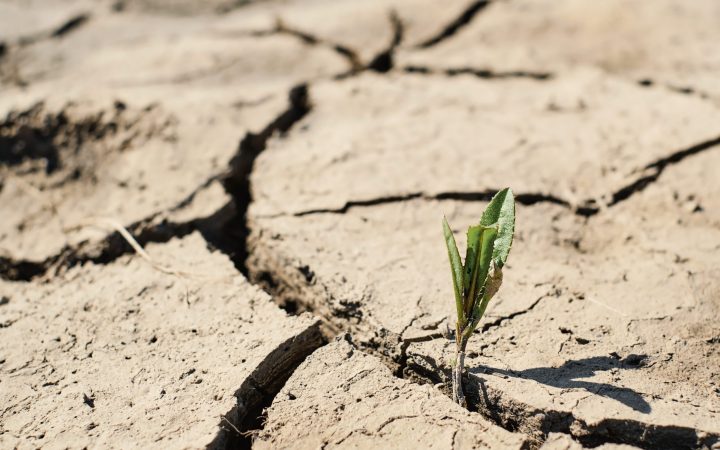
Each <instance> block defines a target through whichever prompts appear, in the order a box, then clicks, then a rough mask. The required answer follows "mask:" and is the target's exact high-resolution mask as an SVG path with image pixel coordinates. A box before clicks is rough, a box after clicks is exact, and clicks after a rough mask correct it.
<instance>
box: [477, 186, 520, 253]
mask: <svg viewBox="0 0 720 450" xmlns="http://www.w3.org/2000/svg"><path fill="white" fill-rule="evenodd" d="M492 224H497V227H498V233H497V237H496V238H495V243H494V249H493V255H492V259H493V260H495V262H496V263H497V265H498V266H499V267H502V266H504V265H505V262H506V261H507V258H508V254H509V253H510V248H511V247H512V242H513V234H514V232H515V197H514V196H513V192H512V190H511V189H510V188H505V189H503V190H501V191H500V192H498V193H497V194H495V196H494V197H493V198H492V200H490V203H489V204H488V206H487V208H486V209H485V212H483V215H482V217H481V218H480V225H484V226H490V225H492Z"/></svg>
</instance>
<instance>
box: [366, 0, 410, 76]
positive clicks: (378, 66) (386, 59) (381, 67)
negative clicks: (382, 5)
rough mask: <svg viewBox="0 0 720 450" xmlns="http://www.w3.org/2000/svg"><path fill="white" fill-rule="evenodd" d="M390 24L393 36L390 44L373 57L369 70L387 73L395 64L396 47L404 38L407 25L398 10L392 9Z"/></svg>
mask: <svg viewBox="0 0 720 450" xmlns="http://www.w3.org/2000/svg"><path fill="white" fill-rule="evenodd" d="M389 18H390V26H391V27H392V31H393V36H392V39H391V40H390V45H389V46H388V48H387V49H385V50H383V51H381V52H380V53H378V55H377V56H375V58H373V59H372V60H371V61H370V62H369V63H368V65H367V67H366V69H367V70H372V71H375V72H379V73H387V72H389V71H390V70H392V68H393V67H394V65H395V61H394V55H395V49H396V48H397V47H398V46H400V44H401V43H402V40H403V35H404V33H405V27H404V25H403V23H402V21H401V20H400V16H398V14H397V12H395V11H390V16H389Z"/></svg>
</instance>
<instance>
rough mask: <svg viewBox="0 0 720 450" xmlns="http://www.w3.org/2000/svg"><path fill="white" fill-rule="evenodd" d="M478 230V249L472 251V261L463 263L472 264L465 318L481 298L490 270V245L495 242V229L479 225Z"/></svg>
mask: <svg viewBox="0 0 720 450" xmlns="http://www.w3.org/2000/svg"><path fill="white" fill-rule="evenodd" d="M478 228H479V239H478V243H477V247H478V248H477V250H473V254H472V256H473V260H471V261H470V262H468V261H465V265H466V266H467V265H468V264H472V274H471V275H470V289H469V290H468V292H467V295H466V297H465V302H466V303H465V312H466V315H467V316H470V315H471V313H472V311H473V310H474V309H475V306H476V303H477V301H478V299H479V298H480V297H481V292H483V287H484V285H485V278H487V274H488V270H489V268H490V260H491V256H492V244H493V241H494V240H495V236H497V228H496V227H495V226H490V227H485V226H482V225H479V226H478Z"/></svg>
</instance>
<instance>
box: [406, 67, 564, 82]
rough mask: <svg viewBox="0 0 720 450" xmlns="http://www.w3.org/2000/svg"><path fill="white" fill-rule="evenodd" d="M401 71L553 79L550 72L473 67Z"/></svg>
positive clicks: (408, 69)
mask: <svg viewBox="0 0 720 450" xmlns="http://www.w3.org/2000/svg"><path fill="white" fill-rule="evenodd" d="M402 71H404V72H406V73H413V74H421V75H440V76H447V77H456V76H460V75H472V76H474V77H477V78H481V79H484V80H506V79H513V78H526V79H529V80H535V81H546V80H550V79H552V78H553V76H554V75H553V74H552V73H551V72H533V71H528V70H508V71H496V70H492V69H477V68H473V67H457V68H446V69H443V68H435V67H428V66H414V65H410V66H405V67H403V68H402Z"/></svg>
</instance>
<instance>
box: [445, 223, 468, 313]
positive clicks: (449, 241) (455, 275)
mask: <svg viewBox="0 0 720 450" xmlns="http://www.w3.org/2000/svg"><path fill="white" fill-rule="evenodd" d="M443 234H444V235H445V245H446V246H447V251H448V259H449V260H450V270H451V274H452V280H453V291H454V292H455V307H456V308H457V316H458V322H460V323H465V320H466V317H465V312H464V310H463V266H462V261H461V260H460V252H458V248H457V244H456V243H455V236H453V233H452V230H451V229H450V225H448V222H447V219H446V218H445V217H443Z"/></svg>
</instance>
